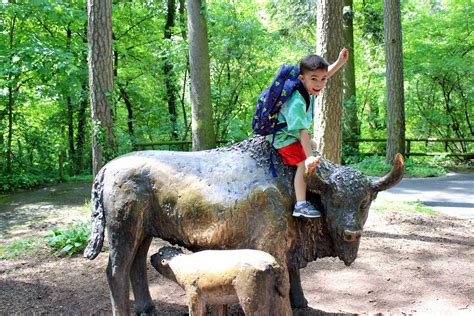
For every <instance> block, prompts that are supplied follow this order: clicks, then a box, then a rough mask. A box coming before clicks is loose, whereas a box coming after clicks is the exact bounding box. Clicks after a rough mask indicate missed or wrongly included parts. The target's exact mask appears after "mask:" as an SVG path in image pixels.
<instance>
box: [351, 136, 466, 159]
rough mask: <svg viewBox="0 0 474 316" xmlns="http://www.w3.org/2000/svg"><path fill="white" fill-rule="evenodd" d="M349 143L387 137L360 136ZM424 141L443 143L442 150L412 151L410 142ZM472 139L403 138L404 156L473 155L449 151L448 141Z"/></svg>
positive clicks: (383, 141)
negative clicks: (360, 137)
mask: <svg viewBox="0 0 474 316" xmlns="http://www.w3.org/2000/svg"><path fill="white" fill-rule="evenodd" d="M348 142H350V143H377V142H380V143H386V142H387V139H382V138H381V139H375V138H362V139H351V140H348ZM415 142H424V143H425V144H426V145H428V143H430V142H434V143H436V142H437V143H444V148H445V151H444V152H428V151H425V152H412V143H415ZM473 142H474V139H463V138H434V137H430V138H406V139H405V157H406V158H408V157H410V156H449V157H474V152H467V153H460V152H449V151H447V149H448V144H449V143H473ZM364 154H366V155H373V154H374V153H364Z"/></svg>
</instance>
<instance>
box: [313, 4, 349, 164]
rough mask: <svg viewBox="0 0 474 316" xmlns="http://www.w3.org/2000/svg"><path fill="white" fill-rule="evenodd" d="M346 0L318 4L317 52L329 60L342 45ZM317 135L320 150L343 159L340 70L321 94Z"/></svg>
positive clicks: (331, 60)
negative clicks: (343, 10) (343, 15)
mask: <svg viewBox="0 0 474 316" xmlns="http://www.w3.org/2000/svg"><path fill="white" fill-rule="evenodd" d="M342 9H343V2H342V0H320V1H318V7H317V33H318V34H317V45H316V52H317V54H318V55H320V56H322V57H323V58H325V59H326V60H327V61H328V62H329V63H331V62H333V61H335V60H337V58H338V56H339V52H340V50H341V49H342V43H343V41H342V40H343V38H342V19H343V18H342ZM317 101H318V102H317V106H316V113H315V114H316V115H315V121H314V138H315V141H316V143H317V145H318V150H319V151H320V152H321V154H323V155H324V156H325V157H326V158H328V159H330V160H331V161H333V162H335V163H340V162H341V148H342V131H341V118H342V74H341V73H339V72H338V73H336V74H335V75H334V76H333V77H332V78H331V79H330V80H329V82H328V84H327V86H326V89H324V90H323V91H322V93H321V94H320V95H319V96H318V99H317Z"/></svg>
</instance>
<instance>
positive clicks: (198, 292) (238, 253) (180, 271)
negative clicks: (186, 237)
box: [151, 247, 292, 316]
mask: <svg viewBox="0 0 474 316" xmlns="http://www.w3.org/2000/svg"><path fill="white" fill-rule="evenodd" d="M151 264H152V266H153V267H154V268H155V269H156V270H157V271H158V272H159V273H161V274H162V275H164V276H165V277H167V278H169V279H171V280H173V281H175V282H177V283H178V284H179V285H180V286H181V287H182V288H183V289H184V290H185V291H186V296H187V302H188V307H189V314H190V315H207V311H206V304H207V305H213V306H214V309H215V310H216V311H218V314H219V315H226V310H227V309H226V305H227V304H236V303H239V304H240V306H241V307H242V310H243V311H244V313H245V315H255V316H265V315H266V316H275V315H291V314H292V311H291V306H290V302H289V297H288V293H289V288H288V284H287V282H285V280H287V278H285V271H284V270H283V269H282V268H281V266H280V265H279V264H278V263H277V262H276V260H275V258H274V257H272V256H271V255H269V254H268V253H266V252H263V251H259V250H254V249H235V250H204V251H199V252H196V253H192V254H183V252H182V251H181V249H178V248H175V247H162V248H160V249H159V250H158V252H157V253H155V254H154V255H152V256H151ZM285 308H287V310H285Z"/></svg>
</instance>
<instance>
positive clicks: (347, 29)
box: [343, 0, 360, 152]
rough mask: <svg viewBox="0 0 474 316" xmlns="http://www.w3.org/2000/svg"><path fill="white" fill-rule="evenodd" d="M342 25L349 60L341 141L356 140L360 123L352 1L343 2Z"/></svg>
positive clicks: (355, 147) (353, 145)
mask: <svg viewBox="0 0 474 316" xmlns="http://www.w3.org/2000/svg"><path fill="white" fill-rule="evenodd" d="M343 17H344V20H343V21H344V25H343V38H344V46H345V47H347V49H349V59H348V60H347V63H346V66H345V67H344V70H343V75H344V80H343V85H344V86H343V87H344V90H343V100H344V101H343V104H344V122H345V126H344V127H345V128H343V139H344V140H347V139H351V138H355V137H356V138H357V137H359V136H360V123H359V118H358V115H357V110H358V109H357V103H356V80H355V63H354V59H355V56H354V24H353V20H354V10H353V0H344V11H343ZM351 147H352V148H353V151H355V152H358V143H352V144H351Z"/></svg>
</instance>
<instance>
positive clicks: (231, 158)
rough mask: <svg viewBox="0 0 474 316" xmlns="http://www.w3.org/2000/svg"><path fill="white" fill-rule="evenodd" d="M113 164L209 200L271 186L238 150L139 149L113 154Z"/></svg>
mask: <svg viewBox="0 0 474 316" xmlns="http://www.w3.org/2000/svg"><path fill="white" fill-rule="evenodd" d="M113 165H114V166H115V168H119V169H123V167H126V168H128V169H129V170H130V172H129V174H134V173H135V174H137V173H139V174H143V175H145V176H147V177H148V176H149V177H150V179H151V181H152V185H155V184H159V185H165V186H172V188H170V189H172V190H173V191H174V192H176V193H179V194H188V195H189V193H192V192H199V193H200V195H202V196H206V197H207V199H208V201H209V202H211V200H212V202H215V203H222V204H225V205H229V204H233V203H235V201H236V200H241V199H246V198H248V197H249V196H250V195H251V194H252V193H253V192H255V191H256V190H265V189H266V188H268V187H269V186H270V187H273V186H274V183H273V182H274V178H273V177H272V175H271V174H270V173H269V172H268V170H266V169H265V168H263V167H261V166H259V165H258V164H257V162H256V161H255V159H254V158H252V157H251V155H250V154H249V153H246V152H242V151H201V152H173V151H152V150H150V151H139V152H134V153H130V154H128V155H125V156H121V157H119V158H117V159H116V160H114V162H113Z"/></svg>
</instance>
